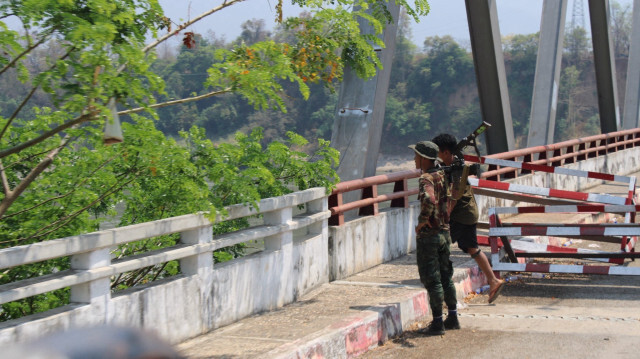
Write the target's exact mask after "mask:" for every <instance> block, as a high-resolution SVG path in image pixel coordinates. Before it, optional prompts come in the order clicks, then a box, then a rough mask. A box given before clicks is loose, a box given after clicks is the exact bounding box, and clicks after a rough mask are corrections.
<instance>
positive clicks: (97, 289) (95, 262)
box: [70, 248, 111, 318]
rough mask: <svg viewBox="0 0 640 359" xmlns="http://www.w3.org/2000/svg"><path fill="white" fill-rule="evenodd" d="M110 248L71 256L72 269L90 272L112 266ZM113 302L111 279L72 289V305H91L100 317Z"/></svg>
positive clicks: (103, 279)
mask: <svg viewBox="0 0 640 359" xmlns="http://www.w3.org/2000/svg"><path fill="white" fill-rule="evenodd" d="M109 252H110V251H109V248H101V249H98V250H94V251H91V252H87V253H82V254H76V255H74V256H71V269H75V270H89V269H94V268H100V267H105V266H108V265H110V264H111V254H110V253H109ZM110 300H111V281H110V279H109V277H106V278H101V279H97V280H92V281H90V282H87V283H83V284H78V285H74V286H72V287H71V298H70V301H71V302H72V303H87V304H91V306H92V307H94V309H95V314H96V316H98V317H102V316H105V318H106V314H107V311H108V306H109V301H110Z"/></svg>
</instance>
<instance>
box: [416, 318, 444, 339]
mask: <svg viewBox="0 0 640 359" xmlns="http://www.w3.org/2000/svg"><path fill="white" fill-rule="evenodd" d="M418 333H420V334H422V335H428V336H433V335H444V323H443V322H442V319H440V320H437V321H436V320H434V321H432V322H431V323H429V325H428V326H427V327H426V328H422V329H420V330H418Z"/></svg>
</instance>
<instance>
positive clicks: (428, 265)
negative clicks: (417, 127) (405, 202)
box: [409, 141, 460, 335]
mask: <svg viewBox="0 0 640 359" xmlns="http://www.w3.org/2000/svg"><path fill="white" fill-rule="evenodd" d="M409 148H411V149H413V151H414V152H415V156H414V161H415V164H416V168H417V169H420V170H422V175H421V176H420V179H419V194H418V199H419V200H420V215H419V216H418V225H417V226H416V228H415V230H416V246H417V262H418V273H419V274H420V281H421V282H422V284H423V285H424V287H425V289H426V290H427V293H429V307H430V308H431V314H432V315H433V321H432V322H431V323H430V324H429V326H428V327H426V328H423V329H421V330H419V332H420V333H421V334H426V335H442V334H444V329H445V328H447V327H457V328H460V324H459V322H458V314H457V311H456V305H457V303H458V301H457V299H456V288H455V286H454V284H453V280H452V277H453V264H452V263H451V260H450V259H449V254H450V252H451V248H450V247H451V236H450V235H449V213H448V212H449V208H450V205H451V201H450V196H449V195H448V194H449V183H448V182H447V180H446V178H445V174H444V171H442V170H436V171H431V170H432V169H433V168H434V167H435V160H436V158H438V146H436V145H435V144H434V143H433V142H429V141H422V142H418V143H416V144H415V145H411V146H409ZM443 302H444V303H446V304H447V309H448V311H449V313H448V316H447V319H446V320H444V321H443V320H442V311H443V310H442V304H443Z"/></svg>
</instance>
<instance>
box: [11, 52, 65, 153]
mask: <svg viewBox="0 0 640 359" xmlns="http://www.w3.org/2000/svg"><path fill="white" fill-rule="evenodd" d="M74 49H75V48H74V47H71V48H70V49H69V51H67V53H66V54H64V56H62V57H60V59H59V60H64V59H66V58H67V57H68V56H69V55H70V54H71V52H72V51H73V50H74ZM54 67H55V65H52V66H51V67H50V68H49V70H47V71H50V70H51V69H53V68H54ZM1 74H2V73H0V75H1ZM38 87H40V85H35V86H33V88H32V89H31V91H30V92H29V94H28V95H27V97H25V98H24V100H22V102H21V103H20V106H18V108H16V110H15V111H13V113H12V114H11V117H9V120H7V123H6V124H5V125H4V127H3V128H2V131H1V132H0V139H2V137H3V136H4V134H5V132H6V131H7V129H8V128H9V126H10V125H11V123H12V122H13V120H15V119H16V117H18V113H20V111H21V110H22V108H23V107H24V105H25V104H26V103H27V102H28V101H29V99H31V97H32V96H33V94H34V93H35V92H36V90H37V89H38ZM0 158H1V157H0Z"/></svg>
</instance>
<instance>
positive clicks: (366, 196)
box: [329, 128, 640, 226]
mask: <svg viewBox="0 0 640 359" xmlns="http://www.w3.org/2000/svg"><path fill="white" fill-rule="evenodd" d="M637 146H640V128H636V129H632V130H624V131H618V132H611V133H607V134H602V135H595V136H589V137H584V138H578V139H575V140H569V141H564V142H559V143H554V144H551V145H546V146H537V147H529V148H523V149H520V150H515V151H509V152H503V153H498V154H494V155H489V156H487V157H491V158H498V159H503V160H510V161H519V162H530V163H533V164H541V165H551V166H563V165H566V164H570V163H576V162H579V161H583V160H586V159H590V158H595V157H598V156H602V155H606V154H608V153H613V152H616V151H620V150H624V149H628V148H632V147H637ZM529 173H531V171H530V170H526V169H518V168H513V167H506V168H500V166H495V165H489V170H488V171H486V172H484V173H483V174H482V176H481V177H482V178H484V179H490V180H494V181H497V180H501V179H510V178H516V177H517V176H519V175H525V174H529ZM419 176H420V171H419V170H408V171H401V172H395V173H391V174H387V175H378V176H373V177H367V178H362V179H357V180H352V181H345V182H340V183H338V185H337V186H336V188H335V189H334V190H333V192H331V195H330V196H329V209H330V210H331V218H330V219H329V225H332V226H339V225H342V224H343V223H344V213H345V212H347V211H350V210H353V209H358V208H359V209H360V210H359V212H358V214H359V215H361V216H364V215H376V214H378V204H379V203H380V202H385V201H391V207H403V208H407V207H408V206H409V196H411V195H415V194H417V193H418V189H417V188H413V189H409V188H408V185H407V181H408V180H409V179H411V178H417V177H419ZM387 183H394V188H393V192H392V193H390V194H383V195H378V186H380V185H383V184H387ZM355 190H362V196H361V199H360V200H359V201H354V202H350V203H346V204H345V203H343V200H342V194H343V193H346V192H350V191H355Z"/></svg>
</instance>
